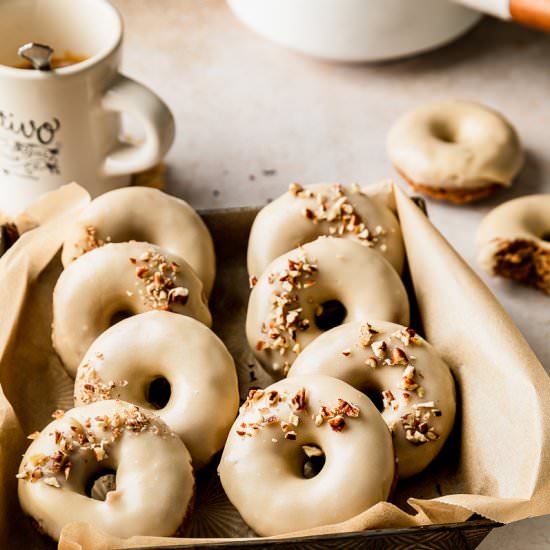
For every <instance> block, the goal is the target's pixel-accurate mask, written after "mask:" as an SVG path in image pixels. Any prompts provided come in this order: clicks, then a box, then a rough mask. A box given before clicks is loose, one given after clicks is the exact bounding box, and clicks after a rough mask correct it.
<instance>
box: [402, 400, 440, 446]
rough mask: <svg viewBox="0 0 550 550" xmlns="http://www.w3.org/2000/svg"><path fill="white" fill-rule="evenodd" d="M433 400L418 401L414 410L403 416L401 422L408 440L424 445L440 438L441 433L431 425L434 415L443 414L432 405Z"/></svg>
mask: <svg viewBox="0 0 550 550" xmlns="http://www.w3.org/2000/svg"><path fill="white" fill-rule="evenodd" d="M433 404H434V403H433V401H430V402H427V403H418V404H416V405H414V406H413V408H414V411H413V412H410V413H408V414H406V415H403V416H402V417H401V424H402V426H403V430H404V431H405V438H406V439H407V441H410V442H411V443H413V444H415V445H422V444H423V443H428V442H430V441H435V440H436V439H439V434H438V433H437V432H436V431H435V429H434V427H433V426H431V425H430V419H431V418H432V416H434V417H437V416H441V411H440V410H439V409H437V408H436V407H434V406H432V405H433Z"/></svg>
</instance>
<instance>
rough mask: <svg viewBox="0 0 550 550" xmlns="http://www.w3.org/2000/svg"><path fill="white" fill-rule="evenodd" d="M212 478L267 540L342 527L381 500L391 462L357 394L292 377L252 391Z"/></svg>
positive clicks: (383, 429) (339, 385)
mask: <svg viewBox="0 0 550 550" xmlns="http://www.w3.org/2000/svg"><path fill="white" fill-rule="evenodd" d="M308 459H309V460H308ZM219 474H220V479H221V482H222V485H223V488H224V490H225V492H226V494H227V496H228V497H229V500H230V501H231V502H232V504H233V505H234V506H235V507H236V508H237V510H238V511H239V513H240V514H241V516H242V517H243V519H244V520H245V521H246V523H247V524H248V525H249V526H250V527H251V528H252V529H253V530H254V531H255V532H256V533H258V534H259V535H262V536H272V535H280V534H284V533H290V532H293V531H299V530H303V529H311V528H313V527H318V526H321V525H328V524H333V523H338V522H341V521H345V520H347V519H350V518H352V517H353V516H355V515H357V514H359V513H361V512H364V511H365V510H367V509H368V508H370V507H371V506H373V505H375V504H376V503H378V502H380V501H384V500H386V499H387V498H388V496H389V494H390V491H391V488H392V484H393V480H394V474H395V456H394V451H393V447H392V441H391V437H390V434H389V430H388V428H387V426H386V424H385V423H384V421H383V420H382V417H381V416H380V414H379V413H378V411H377V410H376V407H375V406H374V405H373V404H372V402H371V401H370V399H368V398H367V397H366V396H365V395H364V394H362V393H361V392H359V391H357V390H355V389H354V388H352V387H351V386H349V385H348V384H346V383H345V382H342V381H341V380H337V379H335V378H330V377H328V376H320V375H317V376H297V377H294V378H287V379H285V380H281V381H279V382H277V383H275V384H273V385H271V386H269V387H268V388H266V389H265V390H257V391H255V390H251V392H250V395H249V397H248V399H247V400H246V402H245V403H244V405H243V406H242V407H241V412H240V415H239V417H238V418H237V420H236V421H235V424H234V425H233V427H232V429H231V431H230V433H229V437H228V439H227V443H226V446H225V449H224V452H223V455H222V459H221V462H220V465H219Z"/></svg>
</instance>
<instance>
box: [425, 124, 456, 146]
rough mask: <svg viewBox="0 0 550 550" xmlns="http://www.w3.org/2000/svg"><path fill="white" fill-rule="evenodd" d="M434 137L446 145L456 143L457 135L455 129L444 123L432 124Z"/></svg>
mask: <svg viewBox="0 0 550 550" xmlns="http://www.w3.org/2000/svg"><path fill="white" fill-rule="evenodd" d="M431 130H432V135H433V136H434V137H435V138H436V139H437V140H439V141H443V142H444V143H456V142H457V139H456V134H455V132H454V131H453V129H452V128H451V127H450V126H449V125H448V124H447V123H444V122H442V121H437V122H434V123H432V127H431Z"/></svg>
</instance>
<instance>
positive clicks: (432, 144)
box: [387, 101, 523, 190]
mask: <svg viewBox="0 0 550 550" xmlns="http://www.w3.org/2000/svg"><path fill="white" fill-rule="evenodd" d="M387 149H388V155H389V157H390V159H391V161H392V163H393V164H394V165H395V166H396V167H397V168H398V169H399V171H401V172H402V173H403V174H404V175H405V176H406V177H407V179H409V180H410V181H411V182H413V183H417V184H422V185H425V186H432V187H438V188H447V189H450V190H451V189H455V190H461V189H462V190H463V189H473V188H480V187H484V186H487V185H491V184H499V185H502V186H509V185H510V184H511V182H512V179H513V178H514V176H515V175H516V174H517V173H518V172H519V170H520V168H521V166H522V165H523V150H522V146H521V143H520V139H519V136H518V135H517V133H516V131H515V129H514V128H513V126H512V125H511V124H510V123H509V122H508V121H507V120H506V119H505V118H504V117H503V116H502V115H501V114H500V113H497V112H496V111H493V110H492V109H489V108H488V107H485V106H483V105H480V104H478V103H474V102H470V101H440V102H434V103H428V104H426V105H422V106H420V107H418V108H416V109H413V110H411V111H409V112H407V113H405V114H404V115H403V116H402V117H401V118H400V119H398V120H397V122H396V123H395V124H394V125H393V126H392V128H391V129H390V132H389V134H388V140H387Z"/></svg>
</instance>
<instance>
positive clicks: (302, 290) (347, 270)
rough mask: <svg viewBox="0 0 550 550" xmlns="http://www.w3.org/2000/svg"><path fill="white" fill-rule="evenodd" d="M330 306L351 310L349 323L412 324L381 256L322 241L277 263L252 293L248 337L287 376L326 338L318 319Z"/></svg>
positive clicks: (266, 363) (269, 366) (272, 368)
mask: <svg viewBox="0 0 550 550" xmlns="http://www.w3.org/2000/svg"><path fill="white" fill-rule="evenodd" d="M329 300H338V301H340V302H341V303H342V304H343V305H344V307H345V308H346V312H347V313H346V316H345V318H344V320H343V323H348V322H351V321H361V320H362V319H365V318H381V319H388V320H389V321H394V322H398V323H402V324H408V322H409V301H408V297H407V292H406V290H405V287H404V286H403V283H402V282H401V279H400V278H399V275H398V274H397V272H396V271H395V270H394V269H393V268H392V266H391V264H390V263H389V262H388V261H387V260H386V259H385V258H384V257H383V256H382V255H381V254H379V253H378V252H376V251H374V250H371V249H369V248H365V247H363V246H361V245H360V244H357V243H355V242H353V241H352V240H347V239H336V238H331V237H321V238H319V239H317V240H316V241H313V242H311V243H308V244H305V245H304V246H303V247H301V248H298V249H296V250H293V251H291V252H289V253H287V254H284V255H283V256H280V257H279V258H277V259H276V260H275V261H274V262H272V263H271V264H270V265H269V266H268V267H267V269H266V270H265V271H264V273H263V274H262V276H261V277H260V278H259V279H258V281H257V284H256V285H255V286H254V288H253V289H252V293H251V295H250V300H249V303H248V312H247V316H246V335H247V339H248V343H249V345H250V347H251V348H252V349H253V351H254V354H255V356H256V358H257V359H258V360H259V361H260V362H261V363H262V365H263V367H264V368H265V369H266V370H268V371H269V372H270V373H272V374H273V375H274V376H278V377H280V376H282V375H284V372H285V370H287V369H288V367H289V366H290V365H291V364H292V362H293V361H294V359H295V357H296V355H297V353H299V352H300V351H301V350H302V349H304V348H305V347H306V346H307V345H309V344H310V343H311V342H312V341H313V340H314V339H315V338H317V337H318V336H319V335H320V334H322V332H323V331H322V330H321V329H319V328H318V327H317V326H316V324H315V313H316V311H317V309H318V308H319V306H321V305H322V304H323V303H325V302H327V301H329Z"/></svg>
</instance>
